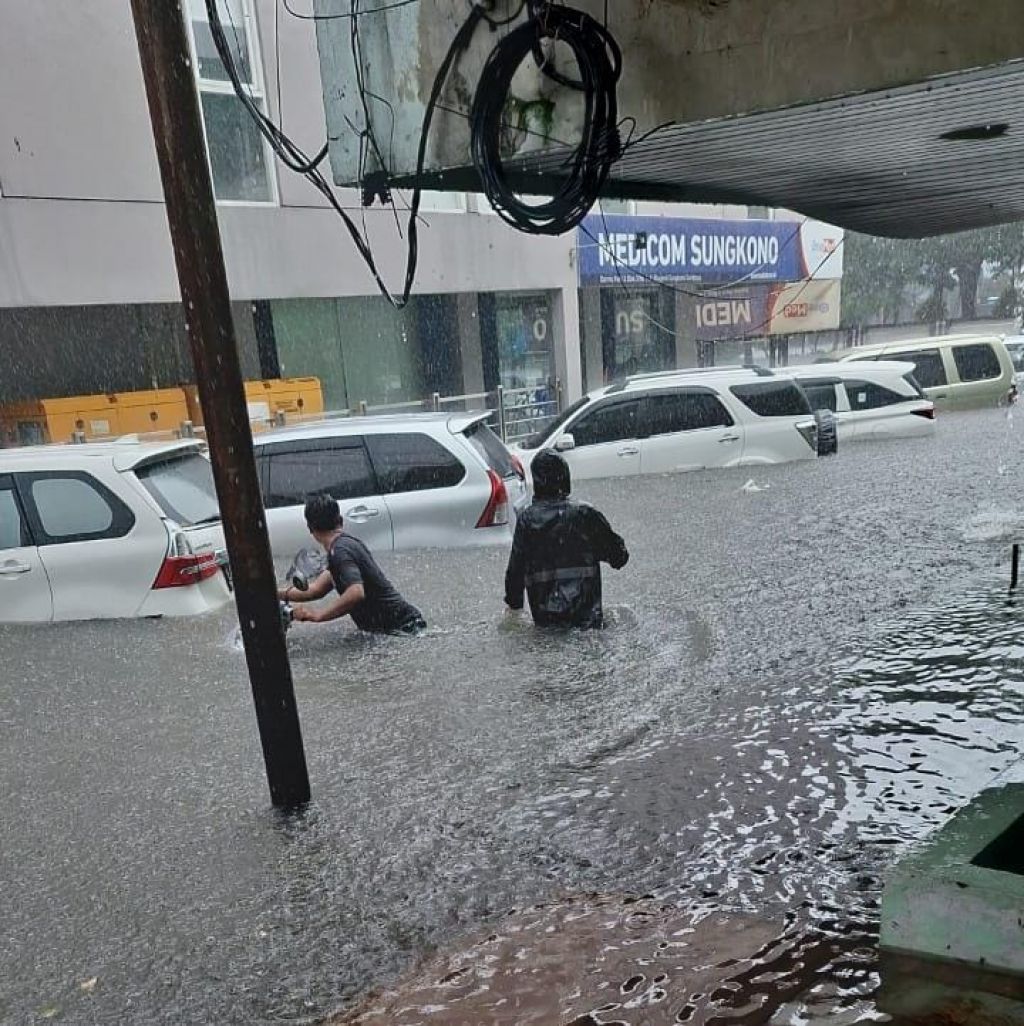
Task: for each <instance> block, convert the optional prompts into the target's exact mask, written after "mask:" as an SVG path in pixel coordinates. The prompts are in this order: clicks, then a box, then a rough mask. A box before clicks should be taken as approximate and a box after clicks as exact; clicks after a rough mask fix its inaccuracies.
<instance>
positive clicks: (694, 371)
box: [604, 363, 775, 395]
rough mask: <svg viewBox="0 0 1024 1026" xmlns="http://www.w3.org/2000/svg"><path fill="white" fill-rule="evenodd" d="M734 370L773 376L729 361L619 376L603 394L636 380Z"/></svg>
mask: <svg viewBox="0 0 1024 1026" xmlns="http://www.w3.org/2000/svg"><path fill="white" fill-rule="evenodd" d="M736 371H747V372H748V373H753V374H756V375H757V376H758V377H759V378H770V377H774V375H775V372H774V371H773V370H771V369H770V368H769V367H761V366H758V365H757V364H750V363H748V364H742V363H730V364H726V365H723V366H721V367H683V368H682V369H680V370H665V371H649V372H647V373H645V374H630V375H629V376H628V377H625V378H620V379H619V380H618V381H615V382H613V383H612V384H611V385H609V386H608V387H607V388H606V389H605V392H604V394H605V395H614V394H615V393H616V392H622V391H623V390H625V388H626V387H627V386H628V385H632V384H634V383H636V382H644V381H657V380H658V379H659V378H682V377H689V376H691V375H692V376H694V377H696V376H698V375H701V374H723V373H729V372H736Z"/></svg>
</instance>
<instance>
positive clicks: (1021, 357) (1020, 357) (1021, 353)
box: [1006, 346, 1024, 372]
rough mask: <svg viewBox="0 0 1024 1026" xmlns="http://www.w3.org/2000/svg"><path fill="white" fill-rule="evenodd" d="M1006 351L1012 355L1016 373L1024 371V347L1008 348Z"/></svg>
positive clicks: (1011, 358)
mask: <svg viewBox="0 0 1024 1026" xmlns="http://www.w3.org/2000/svg"><path fill="white" fill-rule="evenodd" d="M1006 351H1007V352H1008V353H1009V354H1010V360H1011V361H1012V362H1013V369H1014V370H1015V371H1018V372H1020V371H1024V346H1007V347H1006Z"/></svg>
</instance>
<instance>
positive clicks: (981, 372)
mask: <svg viewBox="0 0 1024 1026" xmlns="http://www.w3.org/2000/svg"><path fill="white" fill-rule="evenodd" d="M953 360H954V362H955V363H956V371H957V373H958V374H959V375H960V380H961V381H991V380H992V379H993V378H998V377H1000V376H1001V375H1002V373H1003V369H1002V367H1001V366H1000V365H999V357H998V356H996V351H995V350H994V349H993V348H992V347H991V346H990V345H989V344H988V343H987V342H978V343H975V344H973V345H969V346H953Z"/></svg>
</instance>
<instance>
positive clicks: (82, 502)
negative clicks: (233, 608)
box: [0, 441, 232, 622]
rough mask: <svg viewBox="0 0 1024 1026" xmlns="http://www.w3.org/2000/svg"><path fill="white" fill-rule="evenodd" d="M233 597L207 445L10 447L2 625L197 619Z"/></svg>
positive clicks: (2, 477)
mask: <svg viewBox="0 0 1024 1026" xmlns="http://www.w3.org/2000/svg"><path fill="white" fill-rule="evenodd" d="M231 597H232V596H231V588H230V580H229V570H228V565H227V554H226V552H225V550H224V540H223V534H222V531H221V527H220V514H219V512H218V506H217V496H216V493H215V491H214V486H213V474H212V470H211V467H210V463H209V461H208V460H207V459H205V458H204V457H203V456H202V455H201V453H200V450H199V446H198V444H197V443H195V442H189V441H182V442H173V443H167V444H162V445H152V444H141V443H138V442H105V443H98V444H91V445H50V446H33V447H28V448H22V449H0V621H8V622H11V621H22V622H30V621H48V620H90V619H114V618H121V617H138V616H187V615H191V614H196V613H204V612H207V611H209V610H211V609H216V608H218V607H220V606H222V605H224V604H225V603H227V602H229V601H230V600H231Z"/></svg>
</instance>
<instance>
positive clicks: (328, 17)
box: [282, 0, 420, 21]
mask: <svg viewBox="0 0 1024 1026" xmlns="http://www.w3.org/2000/svg"><path fill="white" fill-rule="evenodd" d="M419 2H420V0H395V2H394V3H390V4H383V5H382V6H380V7H370V8H367V9H366V10H365V11H358V12H355V11H353V12H351V13H348V14H300V13H299V12H298V11H296V10H294V9H293V8H292V7H289V6H288V0H282V3H283V4H284V9H285V10H286V11H287V12H288V13H289V14H290V15H291V16H292V17H293V18H298V19H299V20H300V21H340V20H341V19H342V18H352V19H355V18H364V17H366V15H367V14H383V13H384V12H385V11H393V10H395V9H396V8H399V7H408V6H409V4H418V3H419Z"/></svg>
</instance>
